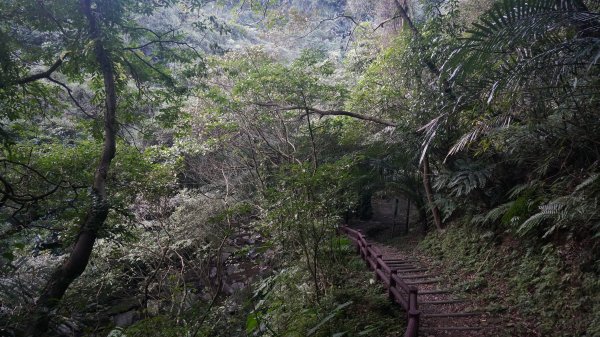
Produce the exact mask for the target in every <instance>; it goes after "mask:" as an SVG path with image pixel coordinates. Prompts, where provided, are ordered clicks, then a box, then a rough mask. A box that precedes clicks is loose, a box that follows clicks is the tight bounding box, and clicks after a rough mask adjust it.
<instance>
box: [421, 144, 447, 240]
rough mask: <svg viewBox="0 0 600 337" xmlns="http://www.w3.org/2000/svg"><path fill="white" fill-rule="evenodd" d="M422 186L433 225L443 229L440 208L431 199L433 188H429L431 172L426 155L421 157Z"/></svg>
mask: <svg viewBox="0 0 600 337" xmlns="http://www.w3.org/2000/svg"><path fill="white" fill-rule="evenodd" d="M421 167H422V169H423V172H422V173H423V187H424V188H425V195H426V196H427V201H428V202H429V208H430V209H431V213H432V214H433V222H434V223H435V227H436V228H437V229H438V230H439V231H441V230H442V229H443V224H442V217H441V216H440V210H439V208H438V207H437V206H436V204H435V201H434V200H433V188H431V174H430V168H429V158H427V155H425V156H424V157H423V164H422V166H421Z"/></svg>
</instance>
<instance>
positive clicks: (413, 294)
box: [408, 287, 421, 337]
mask: <svg viewBox="0 0 600 337" xmlns="http://www.w3.org/2000/svg"><path fill="white" fill-rule="evenodd" d="M418 296H419V290H418V289H417V288H416V287H410V289H409V292H408V308H409V310H408V321H409V322H410V321H411V320H414V321H415V324H414V327H415V328H414V331H412V336H414V337H416V336H417V335H419V319H420V317H421V312H420V311H419V302H418V301H417V298H418ZM412 336H411V337H412Z"/></svg>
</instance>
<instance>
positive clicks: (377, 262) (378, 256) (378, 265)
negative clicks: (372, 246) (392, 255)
mask: <svg viewBox="0 0 600 337" xmlns="http://www.w3.org/2000/svg"><path fill="white" fill-rule="evenodd" d="M382 257H383V255H381V254H377V255H375V279H376V280H379V274H377V270H379V269H381V265H380V264H379V259H381V258H382ZM381 281H383V280H381Z"/></svg>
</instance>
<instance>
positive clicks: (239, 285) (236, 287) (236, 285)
mask: <svg viewBox="0 0 600 337" xmlns="http://www.w3.org/2000/svg"><path fill="white" fill-rule="evenodd" d="M244 288H246V285H245V284H244V283H243V282H234V283H233V284H232V285H231V289H233V291H234V292H238V291H240V290H242V289H244Z"/></svg>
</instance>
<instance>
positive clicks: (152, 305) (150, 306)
mask: <svg viewBox="0 0 600 337" xmlns="http://www.w3.org/2000/svg"><path fill="white" fill-rule="evenodd" d="M160 302H161V301H159V300H148V303H147V304H146V305H147V310H148V314H149V315H150V316H157V315H158V314H159V312H160Z"/></svg>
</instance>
